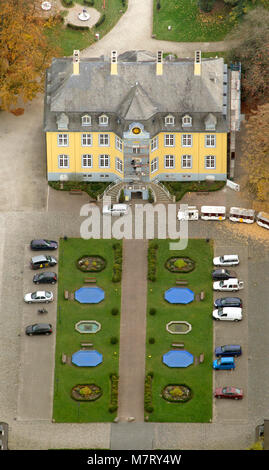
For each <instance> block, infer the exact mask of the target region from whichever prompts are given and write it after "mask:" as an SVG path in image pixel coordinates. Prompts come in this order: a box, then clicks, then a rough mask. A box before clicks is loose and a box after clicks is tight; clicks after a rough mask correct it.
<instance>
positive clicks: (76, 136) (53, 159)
mask: <svg viewBox="0 0 269 470" xmlns="http://www.w3.org/2000/svg"><path fill="white" fill-rule="evenodd" d="M58 134H68V136H69V144H68V146H58V140H57V137H58ZM82 134H91V135H92V145H91V146H82V144H81V139H82ZM99 134H101V132H86V131H85V132H65V131H62V132H47V134H46V141H47V171H48V173H61V174H62V173H87V172H89V173H103V172H106V173H110V172H111V173H115V174H117V175H118V176H122V175H123V173H120V172H118V171H117V170H116V167H115V160H116V158H119V159H120V160H122V165H123V168H124V162H123V150H122V151H120V150H118V149H117V148H116V146H115V141H116V135H115V134H114V133H113V132H105V131H104V132H102V134H108V135H109V146H99V141H98V136H99ZM61 154H65V155H68V156H69V157H70V159H69V162H70V164H69V168H59V167H58V157H59V155H61ZM83 154H90V155H92V156H93V166H92V168H83V167H82V155H83ZM102 154H107V155H109V156H110V167H109V168H99V155H102Z"/></svg>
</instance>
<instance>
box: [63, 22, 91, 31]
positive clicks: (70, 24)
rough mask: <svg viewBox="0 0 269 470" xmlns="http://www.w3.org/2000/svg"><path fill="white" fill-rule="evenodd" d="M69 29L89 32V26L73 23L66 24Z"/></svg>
mask: <svg viewBox="0 0 269 470" xmlns="http://www.w3.org/2000/svg"><path fill="white" fill-rule="evenodd" d="M66 26H67V28H70V29H74V30H75V31H86V30H89V29H90V28H89V26H79V25H76V24H72V23H66Z"/></svg>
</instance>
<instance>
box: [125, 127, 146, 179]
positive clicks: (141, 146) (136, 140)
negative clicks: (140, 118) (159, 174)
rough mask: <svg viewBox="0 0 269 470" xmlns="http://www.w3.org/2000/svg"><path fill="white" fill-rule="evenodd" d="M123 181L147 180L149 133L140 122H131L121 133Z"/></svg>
mask: <svg viewBox="0 0 269 470" xmlns="http://www.w3.org/2000/svg"><path fill="white" fill-rule="evenodd" d="M123 141H124V181H126V182H131V181H135V182H139V181H140V182H148V181H149V180H150V177H149V142H150V135H149V133H148V132H146V131H145V130H144V126H143V125H142V124H140V123H136V122H134V123H132V124H130V126H129V130H128V131H127V132H125V133H124V134H123Z"/></svg>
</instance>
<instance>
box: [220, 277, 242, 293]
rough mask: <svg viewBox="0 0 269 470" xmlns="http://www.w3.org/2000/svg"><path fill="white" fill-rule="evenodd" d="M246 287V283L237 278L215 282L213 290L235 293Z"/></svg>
mask: <svg viewBox="0 0 269 470" xmlns="http://www.w3.org/2000/svg"><path fill="white" fill-rule="evenodd" d="M243 287H244V282H243V281H239V280H238V279H236V278H231V279H226V280H225V281H216V282H213V290H215V291H219V292H221V291H226V292H230V291H232V292H235V291H237V290H241V289H243Z"/></svg>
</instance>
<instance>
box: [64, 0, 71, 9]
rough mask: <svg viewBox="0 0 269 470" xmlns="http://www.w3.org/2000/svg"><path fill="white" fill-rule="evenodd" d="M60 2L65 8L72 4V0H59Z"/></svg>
mask: <svg viewBox="0 0 269 470" xmlns="http://www.w3.org/2000/svg"><path fill="white" fill-rule="evenodd" d="M61 2H62V4H63V6H64V7H66V8H71V7H73V6H74V3H73V0H61Z"/></svg>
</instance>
